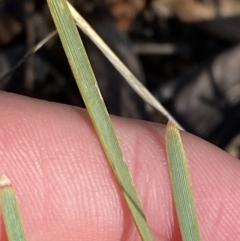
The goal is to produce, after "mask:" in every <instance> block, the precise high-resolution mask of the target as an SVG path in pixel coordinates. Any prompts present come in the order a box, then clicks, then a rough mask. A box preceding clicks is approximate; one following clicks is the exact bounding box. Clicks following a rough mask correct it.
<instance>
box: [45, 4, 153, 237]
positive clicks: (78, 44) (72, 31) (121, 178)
mask: <svg viewBox="0 0 240 241" xmlns="http://www.w3.org/2000/svg"><path fill="white" fill-rule="evenodd" d="M47 3H48V5H49V8H50V11H51V14H52V16H53V20H54V22H55V25H56V27H57V31H58V33H59V36H60V39H61V41H62V44H63V47H64V50H65V53H66V55H67V58H68V61H69V64H70V66H71V69H72V72H73V74H74V77H75V80H76V82H77V85H78V87H79V90H80V92H81V94H82V97H83V100H84V103H85V105H86V107H87V110H88V113H89V115H90V117H91V120H92V122H93V125H94V127H95V130H96V132H97V134H98V137H99V139H100V142H101V144H102V146H103V148H104V150H105V153H106V155H107V157H108V160H109V163H110V165H111V167H112V169H113V171H114V173H115V175H116V177H117V180H118V182H119V184H120V187H121V188H122V191H123V195H124V197H125V199H126V201H127V204H128V206H129V208H130V210H131V213H132V216H133V218H134V221H135V223H136V226H137V229H138V231H139V233H140V236H141V237H142V240H146V241H150V240H152V236H151V233H150V230H149V227H148V225H147V221H146V218H145V215H144V213H143V210H142V206H141V204H140V201H139V198H138V196H137V192H136V190H135V187H134V184H133V182H132V178H131V176H130V174H129V171H128V168H127V165H126V163H125V161H124V159H123V154H122V151H121V149H120V146H119V144H118V141H117V137H116V135H115V132H114V129H113V126H112V123H111V120H110V117H109V115H108V112H107V109H106V107H105V104H104V102H103V99H102V96H101V94H100V91H99V88H98V85H97V82H96V79H95V76H94V73H93V71H92V68H91V65H90V63H89V60H88V57H87V54H86V52H85V49H84V46H83V44H82V41H81V39H80V36H79V34H78V31H77V27H76V25H75V23H74V20H73V18H72V16H71V14H70V11H69V9H68V5H67V2H66V0H47Z"/></svg>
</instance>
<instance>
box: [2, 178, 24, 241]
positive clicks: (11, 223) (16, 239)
mask: <svg viewBox="0 0 240 241" xmlns="http://www.w3.org/2000/svg"><path fill="white" fill-rule="evenodd" d="M0 203H1V211H2V215H3V221H4V225H5V228H6V231H7V236H8V241H26V236H25V232H24V229H23V225H22V221H21V216H20V213H19V210H18V204H17V200H16V196H15V192H14V190H13V187H12V185H11V182H10V180H9V179H8V178H7V177H6V176H5V175H3V176H2V178H1V179H0Z"/></svg>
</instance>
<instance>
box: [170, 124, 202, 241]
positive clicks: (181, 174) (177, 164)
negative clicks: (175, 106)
mask: <svg viewBox="0 0 240 241" xmlns="http://www.w3.org/2000/svg"><path fill="white" fill-rule="evenodd" d="M166 145H167V157H168V165H169V172H170V179H171V184H172V189H173V196H174V202H175V205H176V210H177V216H178V220H179V225H180V230H181V234H182V239H183V241H200V240H201V236H200V231H199V226H198V220H197V213H196V207H195V203H194V198H193V193H192V188H191V182H190V176H189V172H188V166H187V161H186V157H185V153H184V149H183V145H182V140H181V136H180V133H179V130H178V129H177V127H176V126H175V125H174V124H173V123H171V122H169V123H168V125H167V133H166Z"/></svg>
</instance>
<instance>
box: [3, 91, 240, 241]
mask: <svg viewBox="0 0 240 241" xmlns="http://www.w3.org/2000/svg"><path fill="white" fill-rule="evenodd" d="M0 113H1V115H0V160H1V161H0V175H2V174H3V173H5V174H6V175H7V176H8V177H9V178H10V179H11V182H12V183H13V186H14V187H15V189H16V193H17V197H18V200H19V205H20V210H21V214H22V217H23V222H24V225H25V228H26V232H27V237H28V240H29V241H52V240H58V241H66V240H71V241H75V240H76V241H78V240H85V241H88V240H91V241H94V240H96V241H97V240H98V241H99V240H104V241H108V240H109V241H110V240H111V241H112V240H114V241H118V240H119V241H120V240H121V241H126V240H128V241H133V240H134V241H137V240H140V238H139V236H138V233H137V231H136V228H135V226H134V224H133V222H132V219H131V217H130V214H129V211H128V209H127V207H126V204H125V202H124V200H123V198H122V195H121V192H120V189H119V188H118V185H117V184H116V180H115V178H114V175H113V173H112V171H111V169H110V168H109V165H108V163H107V160H106V157H105V155H104V153H103V151H102V148H101V146H100V144H99V141H98V139H97V137H96V134H95V133H94V130H93V128H92V125H91V123H90V121H89V118H88V116H87V114H86V111H84V110H82V109H78V108H74V107H70V106H66V105H60V104H54V103H49V102H44V101H39V100H34V99H30V98H26V97H21V96H17V95H13V94H8V93H4V92H0ZM112 120H113V122H114V126H115V127H116V129H117V136H118V139H119V141H120V144H121V146H122V149H123V152H124V156H125V159H126V161H127V163H128V165H129V167H130V170H131V173H132V176H133V178H134V181H135V183H136V187H137V190H138V193H139V195H140V198H141V201H142V203H143V207H144V210H145V212H146V216H147V220H148V222H149V224H150V227H151V230H152V233H153V235H154V240H155V241H160V240H164V241H167V240H169V241H170V240H171V241H175V240H181V239H180V233H179V228H178V223H177V221H176V214H175V210H174V206H173V203H172V195H171V189H170V185H169V175H168V171H167V164H166V151H165V141H164V135H165V126H161V125H158V124H153V123H147V122H142V121H135V120H127V119H124V118H117V117H112ZM182 138H183V143H184V147H185V150H186V155H187V158H188V163H189V168H190V174H191V178H192V185H193V189H194V195H195V198H196V205H197V209H198V217H199V221H200V226H201V234H202V240H204V241H207V240H209V241H213V240H218V241H221V240H228V241H230V240H236V239H237V237H239V236H240V215H239V212H240V198H239V197H240V188H239V187H240V184H239V183H240V175H239V173H240V162H239V161H238V160H236V159H234V158H233V157H231V156H229V155H228V154H226V153H224V152H223V151H221V150H220V149H218V148H216V147H214V146H213V145H210V144H208V143H207V142H205V141H203V140H201V139H199V138H197V137H194V136H193V135H190V134H188V133H182ZM0 220H1V222H2V219H0ZM0 240H1V241H5V240H6V235H5V231H4V229H3V224H1V225H0Z"/></svg>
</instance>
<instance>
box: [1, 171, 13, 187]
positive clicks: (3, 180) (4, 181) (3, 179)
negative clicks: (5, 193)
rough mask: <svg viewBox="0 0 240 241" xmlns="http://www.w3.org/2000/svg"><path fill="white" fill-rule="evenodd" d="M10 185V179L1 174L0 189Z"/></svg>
mask: <svg viewBox="0 0 240 241" xmlns="http://www.w3.org/2000/svg"><path fill="white" fill-rule="evenodd" d="M10 185H11V181H10V179H9V178H8V177H7V176H6V175H5V174H3V175H2V177H1V178H0V187H6V186H10Z"/></svg>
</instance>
